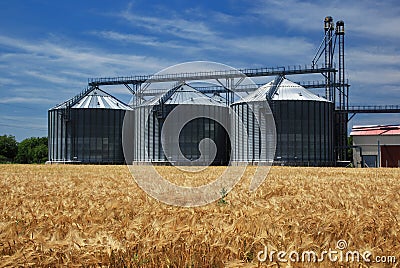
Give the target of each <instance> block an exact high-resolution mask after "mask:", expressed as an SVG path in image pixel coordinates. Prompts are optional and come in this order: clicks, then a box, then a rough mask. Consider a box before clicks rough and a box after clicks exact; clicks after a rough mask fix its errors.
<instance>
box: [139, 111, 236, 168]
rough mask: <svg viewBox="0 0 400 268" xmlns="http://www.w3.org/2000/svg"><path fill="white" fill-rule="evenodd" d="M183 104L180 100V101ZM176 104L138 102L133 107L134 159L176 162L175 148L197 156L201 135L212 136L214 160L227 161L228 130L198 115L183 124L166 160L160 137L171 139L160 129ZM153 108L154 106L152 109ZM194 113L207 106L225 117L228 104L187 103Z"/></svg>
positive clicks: (189, 155)
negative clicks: (139, 103) (215, 153)
mask: <svg viewBox="0 0 400 268" xmlns="http://www.w3.org/2000/svg"><path fill="white" fill-rule="evenodd" d="M181 105H182V104H181ZM175 107H176V105H164V107H162V109H161V108H160V107H159V106H158V107H147V106H141V107H136V108H135V115H134V117H135V119H134V121H135V128H136V129H137V131H135V133H134V160H133V161H135V162H149V163H150V162H168V161H169V160H170V161H174V162H177V163H179V162H180V160H181V159H179V157H178V154H177V152H175V151H174V150H178V148H180V149H181V151H182V154H183V155H184V156H185V157H186V158H187V159H192V160H196V159H198V157H199V154H200V152H199V148H198V146H199V141H200V140H202V139H204V138H210V139H212V140H213V141H214V142H215V144H216V145H217V148H218V151H217V155H216V158H215V160H214V162H213V164H227V163H228V160H229V155H230V142H229V138H228V134H227V132H226V131H225V130H224V129H223V127H222V126H221V125H219V124H218V123H216V122H215V121H214V120H209V119H206V118H198V119H194V120H193V121H190V122H189V123H188V124H187V125H185V126H184V127H183V129H182V130H181V133H180V136H179V145H178V144H173V145H172V146H171V147H172V148H173V149H174V150H173V151H172V159H169V160H167V158H166V156H165V154H164V151H163V148H162V139H164V140H165V142H166V143H169V142H171V141H170V140H171V137H168V136H166V137H162V136H161V130H162V127H163V125H164V121H165V118H166V116H167V115H168V114H169V113H170V111H172V110H173V109H174V108H175ZM153 108H154V109H153ZM190 109H192V111H193V112H194V113H196V112H195V110H196V109H197V110H201V109H206V110H207V111H208V112H211V113H213V114H214V115H215V116H217V117H224V116H225V121H228V117H229V113H228V109H227V107H219V106H209V105H207V106H206V105H193V104H191V105H190Z"/></svg>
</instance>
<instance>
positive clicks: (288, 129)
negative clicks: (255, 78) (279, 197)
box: [271, 100, 334, 166]
mask: <svg viewBox="0 0 400 268" xmlns="http://www.w3.org/2000/svg"><path fill="white" fill-rule="evenodd" d="M271 109H272V111H273V114H274V118H275V123H276V130H277V147H276V153H275V160H276V161H279V162H281V163H282V164H288V165H310V166H327V165H333V160H334V151H333V109H334V107H333V104H332V103H330V102H320V101H292V100H282V101H273V102H272V103H271Z"/></svg>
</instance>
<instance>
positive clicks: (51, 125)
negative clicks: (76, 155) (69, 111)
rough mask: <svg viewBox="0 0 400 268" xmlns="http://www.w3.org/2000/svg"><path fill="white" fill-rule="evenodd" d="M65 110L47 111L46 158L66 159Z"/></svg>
mask: <svg viewBox="0 0 400 268" xmlns="http://www.w3.org/2000/svg"><path fill="white" fill-rule="evenodd" d="M65 119H66V111H65V110H64V109H53V110H49V111H48V147H49V148H48V151H49V155H48V159H49V160H50V161H64V160H67V159H68V152H67V143H68V135H67V124H66V120H65Z"/></svg>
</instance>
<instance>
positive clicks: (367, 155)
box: [350, 125, 400, 167]
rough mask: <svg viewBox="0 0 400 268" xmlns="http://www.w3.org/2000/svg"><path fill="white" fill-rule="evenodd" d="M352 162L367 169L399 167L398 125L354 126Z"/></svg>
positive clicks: (399, 129)
mask: <svg viewBox="0 0 400 268" xmlns="http://www.w3.org/2000/svg"><path fill="white" fill-rule="evenodd" d="M350 136H352V137H353V146H355V148H354V149H353V161H354V163H355V164H356V165H357V166H361V162H363V163H364V164H365V166H367V167H400V125H385V126H381V125H374V126H354V127H353V128H352V130H351V133H350Z"/></svg>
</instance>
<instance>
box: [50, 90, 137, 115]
mask: <svg viewBox="0 0 400 268" xmlns="http://www.w3.org/2000/svg"><path fill="white" fill-rule="evenodd" d="M67 104H72V106H71V108H72V109H88V108H90V109H115V110H132V108H131V107H129V106H128V105H127V104H125V103H123V102H122V101H120V100H118V99H117V98H115V97H113V96H112V95H110V94H108V93H107V92H105V91H103V90H101V89H99V88H91V89H90V90H88V91H87V92H85V93H84V94H81V95H78V96H76V97H74V98H73V99H71V100H68V101H66V102H64V103H62V104H60V105H57V106H55V107H54V108H52V109H62V108H65V107H66V106H67Z"/></svg>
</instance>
